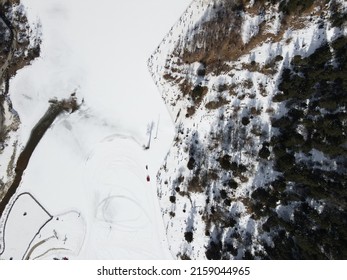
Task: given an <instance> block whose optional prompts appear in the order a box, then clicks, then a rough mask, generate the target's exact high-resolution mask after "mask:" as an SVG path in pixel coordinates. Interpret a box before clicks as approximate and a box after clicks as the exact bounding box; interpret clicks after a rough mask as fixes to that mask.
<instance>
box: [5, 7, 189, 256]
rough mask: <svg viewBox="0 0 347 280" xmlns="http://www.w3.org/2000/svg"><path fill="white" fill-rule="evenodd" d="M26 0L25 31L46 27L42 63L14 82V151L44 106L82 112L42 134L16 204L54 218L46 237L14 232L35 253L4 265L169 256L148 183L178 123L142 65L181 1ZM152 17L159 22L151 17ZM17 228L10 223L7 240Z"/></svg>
mask: <svg viewBox="0 0 347 280" xmlns="http://www.w3.org/2000/svg"><path fill="white" fill-rule="evenodd" d="M22 2H23V4H24V5H25V7H26V8H27V13H28V18H29V21H31V23H32V24H34V23H36V22H37V21H38V20H39V21H40V22H41V24H42V33H43V37H42V40H43V42H42V46H41V51H42V52H41V57H40V58H39V59H37V60H36V61H34V62H33V63H32V65H31V66H29V67H26V68H24V69H23V70H21V71H19V73H18V74H17V76H16V77H15V78H13V79H12V80H11V88H10V93H11V99H12V101H13V106H14V108H15V109H16V111H17V112H18V114H19V116H20V119H21V123H22V124H21V127H20V130H19V137H18V138H19V141H20V143H21V145H22V146H24V145H25V143H26V141H27V139H28V137H29V135H30V132H31V129H32V127H33V125H34V124H35V123H36V122H37V120H38V119H40V117H41V116H42V115H43V113H44V112H45V110H46V109H47V107H48V100H49V99H52V98H58V99H61V98H66V97H68V96H69V95H70V94H71V93H73V92H76V95H77V98H78V99H79V100H82V99H84V101H85V102H84V104H83V106H82V108H81V109H80V110H79V111H77V112H75V113H74V114H70V115H69V114H65V115H62V116H59V117H58V118H57V119H56V121H55V122H54V124H53V125H52V126H51V128H50V129H49V130H48V131H47V132H46V134H45V135H44V137H43V139H42V140H41V141H40V143H39V145H38V147H37V148H36V150H35V152H34V154H33V155H32V157H31V159H30V163H29V166H28V168H27V169H26V171H25V173H24V174H23V178H22V183H21V186H20V187H19V189H18V191H17V194H16V195H15V196H16V197H18V196H19V195H20V194H21V193H24V192H27V193H30V194H31V195H32V196H33V197H34V198H35V199H37V200H38V201H39V202H40V203H41V204H42V205H43V206H44V207H45V208H46V209H47V210H48V211H49V213H51V214H52V215H53V218H52V220H50V221H49V222H48V223H47V224H45V226H44V227H43V228H41V229H39V228H37V227H36V226H33V227H31V228H30V232H33V233H34V232H35V233H36V234H29V235H30V236H23V235H22V234H20V232H18V231H17V232H16V234H11V236H9V237H8V238H7V239H6V243H9V244H17V243H18V242H19V243H21V242H22V243H23V244H26V245H27V246H29V244H27V243H28V242H27V241H26V239H28V238H29V237H30V238H29V239H30V241H31V242H30V246H29V248H24V247H23V246H24V245H23V246H20V248H19V247H18V248H17V247H16V246H12V247H11V248H12V249H11V250H12V251H11V254H10V253H7V252H6V254H3V255H1V256H0V258H8V257H9V256H10V255H11V256H14V258H22V256H23V250H24V249H26V250H25V253H24V256H23V258H30V259H42V258H43V259H52V258H54V257H57V258H62V257H68V258H72V259H168V258H172V256H171V254H170V252H169V250H168V245H167V241H166V237H165V232H164V226H163V221H162V218H161V213H160V208H159V204H158V201H157V196H156V180H155V177H156V173H157V171H158V170H159V167H160V166H161V164H162V162H163V160H164V157H165V154H166V153H167V151H168V148H169V146H170V144H171V141H172V138H173V134H174V132H173V124H172V120H171V118H170V116H169V114H168V112H167V109H166V106H165V104H164V103H163V102H162V99H161V97H160V95H159V93H158V90H157V88H156V87H155V85H154V83H153V81H152V79H151V77H150V74H149V73H148V69H147V65H146V60H147V58H148V57H149V56H150V54H151V53H152V52H153V50H154V49H155V48H156V45H157V44H158V43H159V42H160V40H161V39H162V38H163V37H164V35H165V33H166V32H167V30H169V28H170V27H171V26H172V25H173V24H174V22H175V20H176V19H177V18H178V17H179V15H180V13H182V12H183V10H184V8H185V7H186V6H187V5H188V1H187V0H180V1H175V2H174V3H171V1H168V0H166V1H162V0H160V1H159V0H150V1H146V2H145V3H144V2H143V1H136V3H134V1H131V2H124V1H111V0H101V1H98V3H97V4H95V1H91V0H87V1H82V0H75V1H68V0H62V1H58V0H49V1H41V0H23V1H22ZM81 7H82V8H81ZM155 9H158V10H159V9H161V10H163V12H160V13H155V15H154V14H153V11H154V10H155ZM81 10H82V11H83V12H81ZM129 11H131V15H132V16H131V17H129V16H128V15H129ZM165 11H166V12H165ZM149 14H150V15H151V16H150V17H151V20H149V17H148V15H149ZM158 22H160V25H158ZM139 23H141V24H139ZM139 42H141V44H140V45H141V47H139ZM158 116H159V117H160V126H159V127H156V125H155V126H154V131H156V134H157V135H158V137H157V139H153V138H152V142H151V148H150V149H149V150H144V149H143V145H145V144H146V143H147V141H148V134H146V128H147V126H148V124H150V123H151V122H154V123H156V121H157V120H158ZM156 124H158V123H156ZM145 166H148V170H147V168H145ZM147 176H150V178H151V181H150V182H147V180H146V177H147ZM14 200H15V197H14V198H13V199H12V200H11V201H12V204H11V203H10V204H11V205H13V201H14ZM15 206H16V209H17V208H18V211H16V212H15V213H14V214H15V215H17V214H18V215H19V214H20V213H22V210H23V207H24V206H23V205H21V204H15ZM8 207H10V205H8ZM35 207H36V206H32V207H29V208H30V209H29V210H27V212H28V213H30V212H32V211H33V210H34V209H35ZM8 212H9V211H8V210H7V211H5V213H8ZM4 216H6V215H4ZM3 219H4V217H3ZM15 222H16V220H15V219H14V220H12V219H11V221H10V223H11V224H12V226H11V228H10V230H13V231H14V232H15V231H16V229H17V226H15V224H16V223H15ZM3 224H4V223H2V225H3ZM35 230H36V231H37V230H39V232H36V231H35ZM29 239H28V240H29ZM16 250H17V251H18V252H16Z"/></svg>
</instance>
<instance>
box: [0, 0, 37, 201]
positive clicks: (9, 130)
mask: <svg viewBox="0 0 347 280" xmlns="http://www.w3.org/2000/svg"><path fill="white" fill-rule="evenodd" d="M40 36H41V35H40V24H39V23H37V24H36V25H32V24H30V23H29V22H28V19H27V17H26V11H25V8H24V6H23V5H22V4H21V3H20V1H19V0H3V1H1V2H0V200H1V199H2V198H3V196H4V195H5V194H6V192H7V190H8V188H9V186H10V185H11V184H12V181H13V178H14V173H15V172H14V168H15V167H14V163H15V160H16V158H17V157H18V152H19V151H18V149H20V148H21V147H19V146H18V141H17V134H16V131H17V129H18V127H19V124H20V119H19V116H18V114H17V112H16V111H15V108H13V107H12V102H11V98H10V96H9V87H10V79H11V78H12V77H13V76H14V75H16V73H17V71H18V70H19V69H21V68H23V67H25V66H26V65H28V64H30V63H31V61H32V60H33V59H35V58H36V57H38V56H39V55H40V43H41V39H40Z"/></svg>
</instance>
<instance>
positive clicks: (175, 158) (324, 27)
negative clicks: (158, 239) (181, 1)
mask: <svg viewBox="0 0 347 280" xmlns="http://www.w3.org/2000/svg"><path fill="white" fill-rule="evenodd" d="M346 18H347V5H346V3H345V1H338V0H336V1H305V2H304V3H303V2H302V1H294V0H289V1H266V0H263V1H233V0H223V1H222V0H221V1H217V0H215V1H203V0H197V1H194V2H193V3H192V4H191V6H190V7H189V8H188V9H187V11H186V13H185V14H184V15H183V16H182V18H181V19H180V21H179V22H178V23H177V25H176V26H175V27H174V28H173V29H172V30H171V31H170V33H169V34H168V36H167V37H166V38H165V39H164V40H163V42H162V43H161V45H160V46H159V47H158V49H157V50H156V52H155V53H154V54H153V55H152V57H151V58H150V60H149V67H150V70H151V72H152V75H153V77H154V80H155V82H156V84H157V85H158V87H159V89H160V90H161V93H162V97H163V98H164V100H165V102H166V104H167V106H168V108H169V110H170V112H171V116H172V118H173V120H174V121H175V124H176V132H177V134H176V138H175V141H174V143H173V145H172V147H171V150H170V153H169V155H168V156H167V159H166V162H165V164H164V166H163V167H162V169H161V170H160V172H159V174H158V182H159V190H158V195H159V199H160V202H161V207H162V211H163V215H164V221H165V224H166V229H167V235H168V238H169V240H170V245H171V250H172V252H173V253H174V254H175V255H176V256H177V258H182V259H189V258H193V259H196V258H199V259H200V258H202V259H203V258H208V259H248V258H260V259H264V258H265V259H266V258H270V259H287V258H289V259H326V258H328V259H340V258H346V257H347V251H346V248H347V232H346V224H347V214H346V208H347V206H346V201H347V200H346V198H347V186H346V179H347V178H346V166H347V159H346V155H347V151H346V119H347V113H346V96H347V80H346V77H347V73H346V69H347V65H346V61H347V50H346V42H347V39H346V36H347V32H346Z"/></svg>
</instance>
